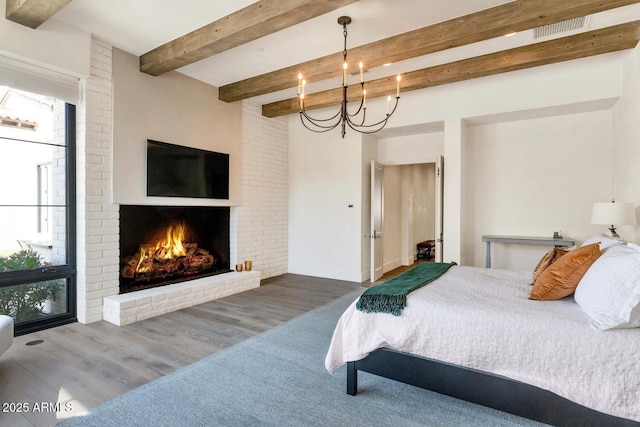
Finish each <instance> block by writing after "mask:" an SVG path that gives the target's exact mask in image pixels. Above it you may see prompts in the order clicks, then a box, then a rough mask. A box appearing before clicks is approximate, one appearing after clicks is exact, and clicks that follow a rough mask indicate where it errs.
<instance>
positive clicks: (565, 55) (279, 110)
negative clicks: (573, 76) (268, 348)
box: [262, 21, 640, 117]
mask: <svg viewBox="0 0 640 427" xmlns="http://www.w3.org/2000/svg"><path fill="white" fill-rule="evenodd" d="M639 40H640V21H634V22H629V23H626V24H621V25H616V26H612V27H607V28H603V29H600V30H595V31H589V32H585V33H581V34H577V35H574V36H569V37H563V38H559V39H555V40H550V41H546V42H541V43H536V44H532V45H527V46H522V47H518V48H514V49H508V50H504V51H501V52H496V53H490V54H487V55H482V56H478V57H474V58H469V59H464V60H461V61H456V62H451V63H448V64H442V65H436V66H434V67H429V68H423V69H421V70H416V71H411V72H408V73H405V74H403V75H402V85H401V96H402V93H404V92H408V91H412V90H417V89H424V88H428V87H432V86H438V85H443V84H447V83H453V82H459V81H463V80H469V79H474V78H477V77H485V76H491V75H495V74H500V73H506V72H509V71H516V70H522V69H526V68H531V67H537V66H540V65H547V64H553V63H557V62H562V61H569V60H572V59H578V58H584V57H587V56H593V55H599V54H603V53H609V52H615V51H619V50H624V49H632V48H633V47H635V46H636V44H637V43H638V41H639ZM365 88H366V89H367V99H371V98H375V97H381V96H387V95H388V94H390V93H391V94H394V93H395V91H396V80H395V76H392V77H386V78H382V79H377V80H372V81H371V82H367V83H366V84H365ZM360 96H361V89H360V85H352V86H349V88H348V99H349V100H350V101H354V100H356V99H357V100H359V99H360ZM341 101H342V88H337V89H331V90H326V91H323V92H317V93H314V94H307V95H306V96H305V109H307V110H311V109H317V108H323V107H329V106H332V105H338V104H340V102H341ZM299 111H300V108H299V99H298V98H291V99H285V100H283V101H278V102H274V103H271V104H265V105H263V106H262V115H263V116H265V117H278V116H284V115H287V114H292V113H297V112H299Z"/></svg>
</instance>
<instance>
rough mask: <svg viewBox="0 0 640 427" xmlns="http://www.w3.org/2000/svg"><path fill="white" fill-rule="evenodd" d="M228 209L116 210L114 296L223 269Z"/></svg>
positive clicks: (226, 259) (225, 266)
mask: <svg viewBox="0 0 640 427" xmlns="http://www.w3.org/2000/svg"><path fill="white" fill-rule="evenodd" d="M229 215H230V209H229V208H228V207H204V206H140V205H136V206H132V205H129V206H120V293H121V294H123V293H127V292H133V291H138V290H142V289H147V288H153V287H157V286H164V285H169V284H172V283H178V282H182V281H185V280H191V279H195V278H200V277H206V276H212V275H216V274H221V273H227V272H229V271H231V270H230V269H229V252H230V251H229Z"/></svg>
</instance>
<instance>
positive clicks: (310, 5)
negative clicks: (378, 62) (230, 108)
mask: <svg viewBox="0 0 640 427" xmlns="http://www.w3.org/2000/svg"><path fill="white" fill-rule="evenodd" d="M356 1H358V0H261V1H258V2H256V3H253V4H251V5H249V6H247V7H246V8H244V9H240V10H238V11H236V12H234V13H232V14H231V15H228V16H225V17H224V18H222V19H219V20H217V21H214V22H212V23H210V24H207V25H205V26H204V27H201V28H199V29H197V30H195V31H192V32H190V33H188V34H185V35H184V36H182V37H178V38H177V39H175V40H172V41H170V42H169V43H165V44H163V45H162V46H159V47H157V48H155V49H153V50H151V51H149V52H147V53H145V54H144V55H142V56H141V57H140V71H142V72H143V73H147V74H151V75H153V76H158V75H160V74H163V73H166V72H168V71H173V70H176V69H178V68H180V67H184V66H185V65H189V64H192V63H194V62H197V61H200V60H201V59H204V58H207V57H209V56H212V55H215V54H217V53H220V52H224V51H225V50H228V49H232V48H234V47H237V46H240V45H242V44H244V43H248V42H250V41H252V40H256V39H258V38H260V37H263V36H266V35H268V34H271V33H274V32H276V31H280V30H282V29H285V28H288V27H290V26H293V25H296V24H299V23H300V22H304V21H306V20H308V19H311V18H315V17H316V16H320V15H324V14H325V13H328V12H331V11H332V10H335V9H338V8H340V7H343V6H346V5H348V4H351V3H355V2H356Z"/></svg>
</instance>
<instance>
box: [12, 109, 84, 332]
mask: <svg viewBox="0 0 640 427" xmlns="http://www.w3.org/2000/svg"><path fill="white" fill-rule="evenodd" d="M65 146H66V150H65V151H66V153H65V154H66V156H65V173H66V183H65V205H66V212H65V215H66V218H65V220H66V233H67V235H66V248H65V250H66V260H67V262H66V263H65V264H63V265H55V266H50V267H44V268H39V269H34V270H21V271H8V272H2V273H0V288H3V287H8V286H16V285H22V284H26V285H28V284H29V283H36V282H41V281H47V280H57V279H66V282H67V286H66V307H67V311H66V313H58V314H51V315H48V316H46V317H45V318H42V319H34V320H28V321H25V322H21V323H16V324H15V325H14V335H15V336H19V335H25V334H29V333H32V332H36V331H40V330H43V329H48V328H52V327H55V326H61V325H65V324H68V323H73V322H77V321H78V319H77V305H76V294H77V262H76V251H77V243H76V237H77V230H76V106H75V105H73V104H69V103H66V104H65Z"/></svg>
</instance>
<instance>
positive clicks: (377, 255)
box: [371, 160, 384, 282]
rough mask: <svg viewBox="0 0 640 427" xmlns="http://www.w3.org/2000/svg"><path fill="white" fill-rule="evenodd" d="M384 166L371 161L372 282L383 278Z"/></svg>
mask: <svg viewBox="0 0 640 427" xmlns="http://www.w3.org/2000/svg"><path fill="white" fill-rule="evenodd" d="M383 172H384V170H383V166H382V165H381V164H379V163H377V162H376V161H374V160H372V161H371V281H372V282H375V281H376V280H378V279H379V278H381V277H382V274H383V271H382V242H383V238H382V224H383V222H382V220H383V214H384V187H383V185H382V184H383V181H382V178H383Z"/></svg>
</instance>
